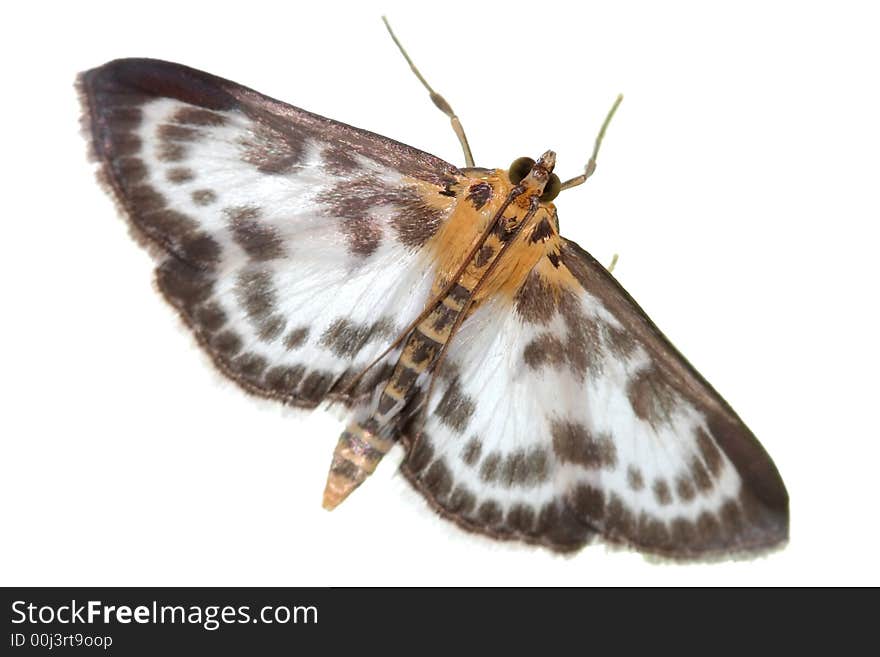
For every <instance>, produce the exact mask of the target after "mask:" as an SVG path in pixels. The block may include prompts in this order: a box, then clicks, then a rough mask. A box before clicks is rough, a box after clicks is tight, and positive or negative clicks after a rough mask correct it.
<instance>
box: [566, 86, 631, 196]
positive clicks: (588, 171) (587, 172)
mask: <svg viewBox="0 0 880 657" xmlns="http://www.w3.org/2000/svg"><path fill="white" fill-rule="evenodd" d="M621 101H623V94H619V95H618V96H617V98H615V100H614V104H613V105H612V106H611V109H610V110H608V115H607V116H606V117H605V120H604V121H603V122H602V127H601V128H599V134H598V135H596V143H595V145H594V146H593V154H592V155H590V159H589V161H588V162H587V165H586V166H585V167H584V172H583V173H582V174H581V175H579V176H575V177H574V178H571V179H570V180H566V181H565V182H564V183H562V187H561V188H560V190H559V191H562V190H563V189H569V188H570V187H577V186H578V185H583V184H584V183H585V182H587V178H589V177H590V176H592V175H593V172H594V171H595V170H596V157H597V156H598V155H599V146H601V145H602V139H604V138H605V130H607V129H608V124H609V123H611V117H613V116H614V113H615V112H616V111H617V108H618V107H619V106H620V103H621Z"/></svg>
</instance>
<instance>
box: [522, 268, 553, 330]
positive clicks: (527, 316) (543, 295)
mask: <svg viewBox="0 0 880 657" xmlns="http://www.w3.org/2000/svg"><path fill="white" fill-rule="evenodd" d="M514 302H515V304H516V312H517V313H518V314H519V316H520V317H522V319H523V320H525V321H527V322H531V323H532V324H547V323H548V322H550V320H551V319H553V314H554V313H555V312H556V294H555V293H554V291H553V288H552V287H551V285H550V283H549V282H548V281H546V280H545V279H544V277H543V276H541V275H540V274H539V273H538V271H537V270H534V269H533V270H532V271H531V272H530V273H529V275H528V276H527V277H526V280H525V282H524V283H523V284H522V286H520V288H519V290H517V293H516V297H514Z"/></svg>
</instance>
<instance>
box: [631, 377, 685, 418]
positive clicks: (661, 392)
mask: <svg viewBox="0 0 880 657" xmlns="http://www.w3.org/2000/svg"><path fill="white" fill-rule="evenodd" d="M626 394H627V397H629V402H630V404H631V405H632V408H633V411H635V414H636V415H637V416H638V417H639V418H641V419H642V420H645V421H646V422H648V423H650V424H651V426H654V427H656V426H658V425H660V424H665V423H669V422H670V419H671V416H672V413H673V412H674V411H675V408H676V406H677V405H678V404H679V403H680V401H681V400H680V398H679V397H678V395H677V394H676V392H675V389H674V388H672V387H671V386H670V385H669V384H668V383H667V382H666V380H665V378H664V377H663V376H662V374H661V373H660V371H659V370H657V369H656V368H655V367H647V368H645V369H642V370H640V371H639V372H638V373H637V374H636V375H635V376H634V377H632V379H630V382H629V385H628V386H627V390H626Z"/></svg>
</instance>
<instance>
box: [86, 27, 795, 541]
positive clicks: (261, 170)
mask: <svg viewBox="0 0 880 657" xmlns="http://www.w3.org/2000/svg"><path fill="white" fill-rule="evenodd" d="M388 29H389V31H390V29H391V28H390V27H389V28H388ZM392 38H394V40H395V43H396V44H397V45H398V46H399V47H400V50H401V52H402V53H403V55H404V56H405V57H406V59H407V61H408V63H409V64H410V66H411V68H412V70H413V72H415V73H416V75H417V76H418V77H419V79H420V81H421V82H422V83H423V84H424V86H425V87H426V88H427V90H428V91H429V93H430V96H431V99H432V100H433V101H434V103H435V104H436V105H437V106H438V108H440V109H441V110H442V111H443V112H444V113H445V114H446V115H447V116H448V117H449V118H450V120H451V123H452V127H453V128H454V130H455V132H456V134H457V135H458V137H459V140H460V141H461V144H462V147H463V150H464V154H465V162H466V166H465V167H456V166H454V165H452V164H449V163H447V162H444V161H442V160H440V159H438V158H436V157H433V156H431V155H429V154H427V153H424V152H421V151H419V150H416V149H414V148H411V147H409V146H406V145H404V144H401V143H398V142H396V141H393V140H391V139H388V138H386V137H382V136H379V135H376V134H373V133H370V132H367V131H365V130H360V129H357V128H353V127H351V126H348V125H345V124H342V123H339V122H336V121H333V120H330V119H327V118H323V117H321V116H317V115H315V114H311V113H309V112H306V111H304V110H301V109H298V108H296V107H293V106H291V105H287V104H285V103H282V102H280V101H277V100H274V99H272V98H269V97H267V96H264V95H262V94H260V93H257V92H256V91H253V90H252V89H249V88H247V87H244V86H241V85H239V84H236V83H234V82H230V81H228V80H224V79H222V78H219V77H215V76H213V75H209V74H208V73H203V72H201V71H197V70H194V69H192V68H188V67H186V66H182V65H179V64H173V63H169V62H164V61H158V60H150V59H120V60H116V61H112V62H110V63H107V64H105V65H103V66H100V67H98V68H95V69H92V70H89V71H86V72H84V73H82V74H80V76H79V77H78V79H77V85H78V89H79V93H80V97H81V100H82V103H83V107H84V115H83V122H84V130H85V132H86V133H87V135H88V137H89V139H90V142H91V146H92V150H93V155H94V159H96V160H97V162H98V163H99V167H98V175H99V178H100V180H101V181H102V182H103V183H104V186H105V187H106V189H107V190H108V191H109V193H110V195H111V196H112V197H113V199H114V200H115V201H116V203H117V205H118V206H119V208H120V210H121V212H122V214H123V215H124V216H125V217H126V218H127V219H128V220H129V222H130V225H131V229H132V232H133V234H134V235H135V237H136V238H137V239H139V240H140V241H141V242H142V243H143V244H145V245H146V246H147V247H149V250H150V252H151V253H152V254H153V255H154V256H155V258H156V261H157V267H156V271H155V275H156V283H157V286H158V289H159V290H160V291H161V293H162V294H163V295H164V297H165V298H166V299H167V301H168V302H169V303H171V304H172V305H173V306H174V308H176V309H177V311H178V312H179V313H180V316H181V317H182V319H183V321H184V322H185V323H186V325H187V326H188V327H189V328H190V329H191V330H192V332H193V334H194V335H195V338H196V339H197V341H198V343H199V345H200V346H201V347H202V348H203V349H204V350H205V351H206V352H207V353H208V354H209V355H210V357H211V358H212V359H213V362H214V363H215V364H216V366H217V367H218V368H219V369H220V371H221V372H223V373H224V374H225V375H226V376H228V377H229V378H231V379H232V380H233V381H235V382H236V383H237V384H238V385H239V386H241V387H242V388H243V389H244V390H246V391H247V392H249V393H253V394H255V395H259V396H262V397H268V398H272V399H277V400H279V401H281V402H284V403H286V404H290V405H293V406H297V407H302V408H307V409H311V408H315V407H317V406H318V405H320V404H322V403H327V404H331V405H334V406H336V407H338V408H340V409H342V410H343V412H344V414H345V415H346V417H347V425H346V429H345V430H344V431H343V432H342V435H341V436H340V438H339V441H338V444H337V446H336V449H335V452H334V454H333V458H332V462H331V465H330V472H329V476H328V480H327V485H326V490H325V493H324V506H325V507H326V508H328V509H332V508H334V507H335V506H337V505H338V504H340V503H341V502H342V501H343V500H344V499H345V498H346V497H347V496H348V495H349V494H351V493H352V491H354V490H355V489H356V488H357V487H358V486H359V485H360V484H361V483H363V482H364V481H365V480H366V479H367V477H368V476H369V475H370V474H371V473H372V472H373V471H374V470H375V469H376V467H377V466H378V465H379V463H380V462H381V460H382V457H383V456H384V455H385V454H387V453H388V451H389V450H390V449H391V448H392V447H393V446H394V445H398V444H399V445H401V446H402V447H403V449H404V450H405V454H406V455H405V458H404V460H403V462H402V466H401V468H402V472H403V474H404V475H405V476H406V478H407V479H408V480H409V481H410V482H411V483H412V485H413V486H414V487H415V488H416V489H417V490H418V491H419V492H420V493H422V494H423V495H424V496H425V498H426V499H427V500H428V502H429V503H430V505H431V507H433V508H434V509H435V510H436V511H437V512H438V513H439V514H440V515H441V516H443V517H445V518H448V519H450V520H452V521H454V522H455V523H456V524H458V525H459V526H461V527H463V528H464V529H467V530H472V531H474V532H479V533H481V534H485V535H488V536H491V537H495V538H498V539H515V540H520V541H525V542H527V543H532V544H538V545H542V546H546V547H548V548H550V549H552V550H555V551H560V552H568V551H574V550H578V549H580V548H581V547H583V546H584V545H586V544H588V543H590V542H591V541H593V540H594V539H596V538H600V537H601V538H603V539H604V540H605V541H607V542H611V543H617V544H623V545H625V546H629V547H631V548H635V549H638V550H641V551H643V552H647V553H654V554H659V555H666V556H669V557H675V558H695V557H704V556H707V555H719V554H720V555H726V554H731V553H742V552H749V551H754V550H761V549H766V548H770V547H774V546H777V545H779V544H781V543H783V542H785V541H786V540H787V536H788V495H787V492H786V489H785V486H784V484H783V482H782V479H781V477H780V475H779V473H778V471H777V469H776V467H775V466H774V464H773V462H772V461H771V459H770V457H769V456H768V455H767V453H766V452H765V451H764V449H763V448H762V447H761V445H760V444H759V442H758V441H757V439H756V438H755V436H754V435H753V434H752V432H751V431H750V430H749V429H748V428H747V427H746V425H745V424H744V423H743V422H742V420H740V418H739V417H738V416H737V415H736V413H735V412H734V411H733V410H732V409H731V407H730V406H729V405H728V404H727V403H726V402H725V401H724V400H723V399H722V398H721V396H720V395H719V394H718V393H717V392H715V390H714V389H713V388H712V387H711V386H710V385H709V384H708V383H707V382H706V381H705V380H704V379H703V378H702V377H701V376H700V374H698V373H697V371H696V370H695V369H694V368H693V367H692V366H691V365H690V364H689V363H688V362H687V361H686V360H685V359H684V358H683V357H682V356H681V354H680V353H679V352H678V351H677V350H676V349H675V348H674V347H673V346H672V344H670V342H669V341H668V340H667V339H666V338H665V337H664V335H663V334H662V333H661V332H660V331H659V330H658V329H657V327H656V326H655V325H654V324H653V323H652V322H651V320H650V319H649V318H648V317H647V316H646V315H645V313H644V312H643V311H642V310H641V309H640V308H639V306H638V305H637V304H636V302H635V301H634V300H633V299H632V298H631V297H630V296H629V295H628V294H627V293H626V291H624V289H623V288H622V287H621V286H620V284H619V283H618V282H617V281H616V280H615V279H614V278H613V277H612V276H611V274H610V273H609V271H607V270H606V268H605V267H603V266H602V265H600V264H599V263H598V262H597V261H596V260H595V259H593V257H591V256H590V255H589V254H588V253H587V252H586V251H584V250H583V249H582V248H581V247H579V246H578V245H577V244H575V243H574V242H572V241H571V240H567V239H565V238H564V237H562V235H561V234H560V223H559V217H558V214H557V209H556V205H555V204H554V199H555V197H556V196H557V194H559V192H560V191H562V190H564V189H568V188H570V187H574V186H576V185H578V184H580V183H582V182H584V181H585V180H586V179H587V178H589V177H590V175H591V174H592V173H593V171H594V170H595V165H596V153H597V152H598V147H599V144H600V143H601V141H602V137H603V135H604V133H605V128H606V127H607V125H608V121H609V120H610V118H611V115H612V114H613V112H614V109H616V107H617V103H615V105H614V107H613V108H612V111H611V112H610V113H609V115H608V118H607V119H606V122H605V124H604V125H603V126H602V129H601V131H600V132H599V136H598V137H597V139H596V149H595V150H594V152H593V156H592V157H591V158H590V160H589V163H588V165H587V167H586V169H585V170H584V172H583V174H581V175H580V176H577V177H576V178H573V179H571V180H568V181H566V182H564V183H563V182H561V181H560V179H559V178H558V176H557V174H556V173H554V169H555V166H556V155H555V153H554V152H553V151H550V150H548V151H546V152H545V153H544V154H543V155H541V156H540V157H538V158H537V159H535V160H533V159H529V158H518V159H517V160H515V161H514V162H513V164H512V165H511V166H510V167H509V168H507V169H493V168H480V167H476V166H474V162H473V158H472V155H471V152H470V148H469V146H468V142H467V138H466V137H465V134H464V130H463V128H462V126H461V122H460V120H459V119H458V117H457V116H456V114H455V112H454V111H453V110H452V108H451V106H450V105H449V103H448V102H446V101H445V100H444V99H443V97H442V96H440V95H439V94H437V93H436V92H435V91H434V90H433V89H432V88H431V87H430V86H429V85H428V83H427V82H426V81H425V79H424V78H423V77H422V76H421V74H420V73H419V71H418V69H416V67H415V66H414V65H413V63H412V61H411V60H410V59H409V57H408V56H407V54H406V52H405V51H404V50H403V48H402V46H400V43H399V42H398V41H397V39H396V37H394V35H393V33H392ZM617 102H618V103H619V99H618V101H617Z"/></svg>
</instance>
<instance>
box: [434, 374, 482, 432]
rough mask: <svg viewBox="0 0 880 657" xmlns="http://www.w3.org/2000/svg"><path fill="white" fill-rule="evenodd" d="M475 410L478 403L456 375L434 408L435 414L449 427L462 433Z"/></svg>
mask: <svg viewBox="0 0 880 657" xmlns="http://www.w3.org/2000/svg"><path fill="white" fill-rule="evenodd" d="M475 410H476V403H475V402H474V400H473V399H471V398H470V397H469V396H468V395H466V394H465V392H464V390H462V388H461V385H460V383H459V381H458V378H457V377H456V378H453V379H452V381H450V383H449V386H448V387H447V388H446V392H445V393H444V395H443V397H442V398H441V399H440V403H438V404H437V408H436V409H434V415H436V416H437V417H438V418H439V419H440V421H441V422H442V423H443V424H445V425H446V426H447V427H449V428H450V429H452V430H454V431H457V432H459V433H461V432H462V431H464V430H465V429H466V428H467V425H468V422H470V419H471V416H472V415H473V414H474V411H475Z"/></svg>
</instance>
